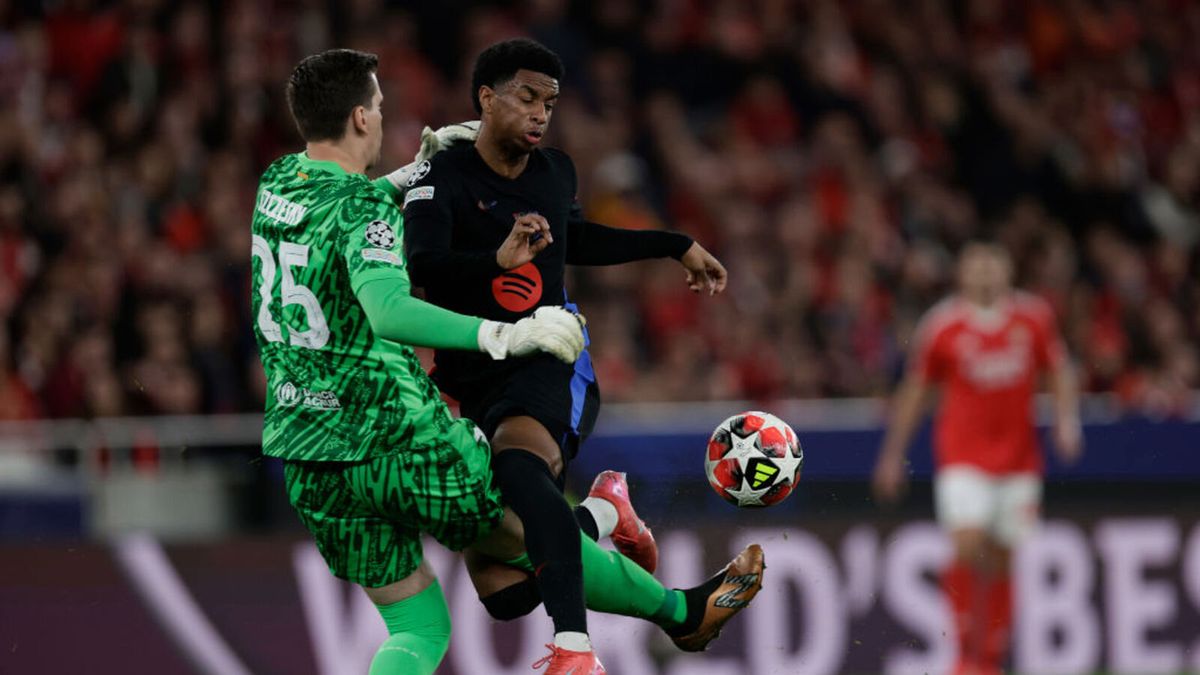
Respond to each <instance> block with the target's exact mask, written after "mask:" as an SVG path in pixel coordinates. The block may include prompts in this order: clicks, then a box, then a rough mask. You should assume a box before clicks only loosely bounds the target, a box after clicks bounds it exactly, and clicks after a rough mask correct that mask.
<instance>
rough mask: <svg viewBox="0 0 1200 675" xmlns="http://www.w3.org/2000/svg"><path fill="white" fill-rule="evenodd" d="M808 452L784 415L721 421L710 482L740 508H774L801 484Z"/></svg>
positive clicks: (710, 459) (712, 444)
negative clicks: (805, 457) (802, 469)
mask: <svg viewBox="0 0 1200 675" xmlns="http://www.w3.org/2000/svg"><path fill="white" fill-rule="evenodd" d="M803 465H804V451H803V450H802V449H801V448H800V441H799V440H798V439H797V438H796V432H794V431H792V428H791V427H790V426H788V425H787V423H786V422H784V421H783V420H781V419H779V418H778V417H776V416H774V415H772V414H770V413H765V412H757V411H750V412H744V413H740V414H737V415H734V416H732V417H730V418H729V419H727V420H725V421H724V422H721V424H720V426H718V427H717V429H716V431H714V432H713V435H712V438H711V439H709V441H708V454H707V456H706V457H705V461H704V469H705V472H706V473H707V474H708V483H709V485H712V488H713V489H714V490H716V491H717V494H719V495H721V497H723V498H724V499H725V500H726V501H728V502H729V503H731V504H734V505H735V506H771V505H773V504H778V503H779V502H781V501H783V500H784V498H786V497H787V496H788V495H789V494H791V493H792V489H793V488H794V487H795V486H796V483H797V481H799V480H800V468H801V467H802V466H803Z"/></svg>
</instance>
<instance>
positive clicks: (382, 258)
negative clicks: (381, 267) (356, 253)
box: [362, 248, 404, 267]
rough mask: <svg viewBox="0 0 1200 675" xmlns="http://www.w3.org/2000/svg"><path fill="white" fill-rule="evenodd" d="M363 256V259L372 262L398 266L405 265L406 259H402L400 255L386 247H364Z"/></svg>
mask: <svg viewBox="0 0 1200 675" xmlns="http://www.w3.org/2000/svg"><path fill="white" fill-rule="evenodd" d="M362 257H363V260H367V261H370V262H381V263H387V264H389V265H395V266H396V267H404V261H403V260H401V259H400V256H398V255H396V254H395V253H392V252H391V251H389V250H387V249H384V248H364V249H363V250H362Z"/></svg>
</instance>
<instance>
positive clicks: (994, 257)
mask: <svg viewBox="0 0 1200 675" xmlns="http://www.w3.org/2000/svg"><path fill="white" fill-rule="evenodd" d="M958 283H959V287H960V288H961V289H962V292H963V294H964V295H965V296H966V297H967V298H968V299H970V300H972V301H973V302H976V303H978V304H981V305H990V304H992V303H993V302H995V301H996V300H997V299H998V298H1000V297H1001V296H1002V295H1003V294H1004V293H1006V292H1008V290H1009V288H1010V286H1011V284H1012V264H1011V263H1010V262H1009V259H1008V254H1006V253H1005V252H1003V251H1001V250H999V249H996V248H994V247H991V246H978V247H972V248H969V249H967V250H966V251H965V252H964V253H963V256H962V260H961V261H960V263H959V268H958Z"/></svg>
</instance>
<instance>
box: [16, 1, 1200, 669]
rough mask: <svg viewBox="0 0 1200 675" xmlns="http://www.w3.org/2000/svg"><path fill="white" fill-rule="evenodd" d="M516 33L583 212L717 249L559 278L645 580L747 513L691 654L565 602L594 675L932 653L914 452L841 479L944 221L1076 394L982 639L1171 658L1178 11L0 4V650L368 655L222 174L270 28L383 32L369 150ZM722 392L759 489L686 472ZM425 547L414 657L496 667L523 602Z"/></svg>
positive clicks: (462, 83)
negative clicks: (1011, 287)
mask: <svg viewBox="0 0 1200 675" xmlns="http://www.w3.org/2000/svg"><path fill="white" fill-rule="evenodd" d="M514 35H530V36H533V37H535V38H537V39H539V40H541V41H543V42H544V43H546V44H547V45H548V46H550V47H551V48H553V49H555V50H557V51H558V52H559V53H560V55H561V56H562V57H563V60H564V61H565V63H566V67H567V75H566V77H565V79H564V82H563V85H564V87H563V97H562V100H561V102H560V105H559V107H558V108H557V109H556V115H555V119H554V122H553V123H552V125H551V136H550V138H549V139H548V140H549V142H550V143H551V144H553V145H557V146H559V147H562V148H563V149H565V150H567V151H568V152H569V153H571V155H572V156H573V157H574V159H575V161H576V163H577V165H578V167H579V170H580V173H581V188H582V190H583V191H582V193H581V194H580V199H581V200H582V202H583V203H584V205H585V208H586V210H587V212H588V214H589V215H590V217H592V218H593V219H595V220H598V221H600V222H605V223H608V224H613V225H618V226H623V227H635V228H653V227H671V228H676V229H680V230H682V231H685V232H687V233H689V234H691V235H693V236H695V237H696V238H697V239H699V240H700V241H702V242H703V243H704V244H705V245H706V246H707V247H708V248H710V250H712V251H713V252H714V253H715V254H717V255H718V256H719V257H720V258H721V259H722V261H723V262H724V263H725V264H726V265H727V266H728V268H729V271H730V280H731V283H730V288H729V290H728V291H727V293H726V294H725V295H723V296H722V297H720V298H717V299H715V300H714V299H707V298H704V299H698V298H695V297H694V296H691V295H690V294H689V293H688V292H687V291H686V289H685V288H684V286H683V284H682V283H681V282H682V278H681V277H682V275H681V273H680V270H678V268H676V267H675V266H673V265H670V264H665V263H664V264H653V263H646V264H640V265H635V266H624V267H618V268H611V269H600V270H586V271H576V272H575V273H573V277H572V279H571V287H572V291H573V294H574V299H575V300H577V301H578V302H579V303H580V304H581V305H582V307H583V309H584V311H585V312H586V313H587V315H588V318H589V324H590V326H591V328H592V331H593V338H594V350H593V353H594V356H595V361H596V364H597V369H598V371H599V376H600V381H601V385H602V388H603V391H604V396H605V400H606V401H608V402H613V403H619V404H620V405H613V406H609V407H608V408H607V409H606V411H605V412H604V413H602V416H601V426H600V429H599V433H598V435H597V437H596V439H595V440H594V441H593V442H592V443H591V444H590V445H591V447H590V448H589V449H588V450H587V451H586V452H585V453H584V455H583V457H582V459H581V461H580V463H579V465H578V466H577V467H576V468H575V469H574V475H573V484H574V485H575V487H577V488H578V487H580V486H583V485H586V479H587V478H588V477H590V475H592V474H593V473H594V471H595V470H597V469H599V468H608V467H612V468H618V469H622V470H626V471H629V472H630V475H631V479H632V481H633V483H634V491H635V494H636V495H637V499H638V502H639V506H640V508H642V509H643V510H644V511H645V512H646V514H647V515H648V519H649V520H650V521H651V524H652V525H654V526H655V527H656V530H657V531H658V532H660V533H661V534H662V535H663V536H662V539H663V558H664V564H665V565H666V568H665V569H664V571H663V575H664V578H666V579H668V580H669V581H675V582H677V583H686V582H689V581H691V580H693V579H696V578H699V577H700V576H701V574H702V572H703V570H705V569H707V567H708V566H709V565H712V564H715V563H716V561H719V560H721V559H722V558H723V557H724V554H725V552H726V551H727V550H728V547H729V546H732V545H735V544H736V543H737V542H738V541H740V540H742V539H744V538H745V537H747V536H751V534H754V535H756V536H759V537H760V538H762V539H764V540H765V543H766V548H767V552H768V555H769V556H772V558H771V563H772V565H771V567H772V569H771V573H772V574H773V575H774V576H775V578H774V579H772V578H771V577H768V583H769V584H770V583H772V582H773V581H775V583H776V584H777V585H776V586H775V587H774V588H772V587H768V594H767V595H766V596H764V598H763V599H762V600H760V601H759V602H758V604H759V605H760V606H759V607H756V608H755V609H754V610H752V611H751V612H749V613H748V616H747V617H746V620H745V621H741V622H739V625H738V626H732V627H731V630H730V635H729V636H728V637H727V638H726V640H725V641H724V642H723V644H722V646H721V648H720V649H719V650H718V652H717V653H716V654H715V655H713V656H711V657H708V658H704V659H697V658H694V657H688V658H674V656H675V655H674V654H673V653H672V652H671V651H670V650H669V649H664V648H663V645H661V644H659V642H658V641H657V640H656V639H654V638H653V637H652V636H651V635H650V633H649V632H648V631H646V630H645V629H644V628H643V627H640V626H639V625H637V624H635V623H632V622H623V621H613V620H604V619H599V618H597V619H595V620H594V623H595V624H596V625H597V626H598V627H597V632H598V633H600V634H601V639H600V641H599V643H600V649H601V654H602V656H604V658H605V660H606V662H608V665H609V667H610V668H611V669H613V670H614V672H619V673H671V674H672V675H683V674H685V673H694V674H700V673H706V674H715V673H744V672H752V673H801V672H803V673H836V672H864V673H865V672H896V673H900V672H933V671H936V670H937V669H938V668H939V667H940V665H941V664H944V659H945V658H946V654H947V653H948V652H946V650H947V649H948V645H945V644H944V640H942V636H941V635H940V629H941V627H942V626H944V623H939V622H944V621H945V617H944V616H943V614H944V608H943V607H941V605H940V604H939V601H938V599H937V597H936V594H935V593H934V591H935V588H934V586H933V585H932V584H931V582H930V578H929V573H930V571H931V570H932V569H934V568H935V567H936V565H937V564H938V561H939V560H940V559H941V556H944V555H945V549H944V542H942V541H941V539H940V538H939V537H938V536H937V534H936V531H935V530H931V529H930V526H929V523H928V522H927V521H928V518H929V516H930V507H929V494H928V485H927V483H925V482H923V481H922V480H921V479H924V478H927V476H928V464H929V460H928V445H927V442H926V440H924V439H922V440H921V441H920V442H919V443H918V445H917V447H916V448H915V449H914V470H915V473H916V475H917V478H918V483H917V485H916V489H915V490H914V493H913V495H912V496H911V497H910V499H909V500H908V502H907V503H906V505H905V506H904V507H903V508H901V509H899V510H895V511H889V512H882V511H880V510H878V509H877V508H876V507H875V506H874V505H873V504H871V503H870V501H869V497H868V494H867V491H866V489H865V488H864V481H865V479H866V478H867V476H868V475H869V471H870V468H871V465H872V462H873V460H874V452H875V449H876V448H877V445H878V438H879V425H880V423H881V420H882V419H883V418H882V414H883V410H884V404H883V402H882V400H880V399H879V398H878V397H881V396H884V395H886V394H887V393H888V392H889V391H890V388H891V387H892V386H893V385H894V383H895V380H896V378H897V376H898V373H899V372H900V370H901V368H902V366H903V358H904V350H905V348H906V346H907V345H908V343H909V337H910V334H911V332H912V327H913V324H914V322H915V320H916V318H917V317H918V316H919V315H920V313H921V312H922V311H924V310H925V309H927V308H928V306H929V305H930V304H932V303H933V302H934V301H935V300H936V299H937V298H938V297H939V296H940V295H941V294H942V293H944V292H945V291H946V290H947V289H948V288H949V283H950V282H951V274H952V266H953V255H954V251H955V250H956V248H957V247H958V245H959V244H960V243H961V242H962V241H964V240H965V239H967V238H968V237H971V236H973V235H977V234H990V235H994V236H996V237H998V238H999V239H1000V240H1001V241H1003V242H1004V243H1005V244H1006V245H1008V246H1009V247H1010V248H1011V250H1012V251H1013V252H1014V254H1015V256H1016V260H1017V262H1018V268H1019V269H1018V276H1019V281H1020V284H1021V285H1022V286H1023V287H1025V288H1026V289H1029V290H1030V291H1032V292H1035V293H1037V294H1039V295H1041V296H1043V297H1045V298H1046V299H1047V300H1049V301H1050V302H1051V303H1052V304H1053V306H1054V307H1055V308H1056V310H1057V312H1058V316H1059V320H1060V324H1061V328H1062V331H1063V333H1064V336H1065V338H1066V340H1067V343H1068V345H1069V347H1070V350H1071V352H1072V354H1073V355H1074V356H1075V357H1076V359H1077V360H1078V362H1079V363H1080V366H1081V370H1082V373H1083V376H1084V386H1085V389H1086V390H1087V391H1088V392H1089V394H1090V396H1089V398H1088V399H1087V401H1086V406H1085V422H1086V424H1087V426H1086V436H1087V444H1088V448H1087V457H1086V458H1085V461H1084V462H1083V464H1082V465H1081V466H1079V467H1076V468H1075V469H1074V470H1072V471H1062V470H1060V469H1059V468H1058V467H1053V468H1052V481H1051V483H1050V486H1049V490H1048V502H1047V513H1048V516H1049V518H1050V521H1051V522H1050V525H1049V526H1048V527H1047V528H1046V530H1045V531H1044V532H1043V534H1042V535H1041V536H1040V537H1039V538H1038V539H1037V540H1035V542H1033V543H1032V544H1031V545H1030V546H1028V547H1027V549H1026V551H1024V552H1023V554H1022V558H1021V560H1022V562H1021V567H1020V575H1021V576H1020V579H1021V580H1020V585H1021V589H1022V590H1021V595H1020V596H1019V597H1020V598H1021V599H1022V600H1023V602H1022V605H1021V606H1022V609H1021V610H1020V611H1021V620H1020V626H1019V628H1018V631H1017V647H1016V666H1017V667H1019V668H1020V669H1021V670H1022V671H1025V672H1047V673H1066V672H1080V673H1083V672H1093V671H1098V670H1107V671H1114V672H1127V673H1158V672H1162V673H1168V672H1169V673H1177V672H1188V671H1196V672H1200V490H1198V489H1197V485H1198V484H1200V440H1197V439H1200V410H1198V401H1197V400H1196V398H1195V396H1194V390H1195V389H1196V387H1197V385H1198V379H1200V360H1198V359H1200V253H1198V252H1197V251H1198V249H1197V241H1198V240H1200V212H1198V210H1197V209H1198V207H1200V202H1198V199H1200V5H1198V4H1197V3H1194V2H1186V1H1183V0H1151V1H1147V2H1118V1H1115V0H1113V1H1104V2H1101V1H1085V0H1062V1H1051V0H1036V1H1035V0H1020V1H1015V2H1004V1H1002V0H968V1H965V2H961V3H960V2H949V1H942V2H939V1H936V0H922V1H919V2H912V3H909V2H899V1H889V0H861V1H858V0H855V1H851V2H832V1H826V2H821V1H816V0H813V1H798V0H793V1H789V0H757V1H754V2H733V1H724V2H722V1H712V2H701V1H699V0H662V1H658V2H647V3H643V2H632V1H627V0H609V1H606V2H597V3H586V2H565V1H561V0H532V1H530V2H525V3H483V2H466V1H449V0H448V1H443V2H421V3H386V2H375V1H372V0H357V1H354V2H348V3H333V2H325V3H323V2H297V3H292V2H288V3H283V2H275V3H272V2H262V3H259V2H178V3H169V2H164V1H161V0H127V1H126V2H88V1H86V0H73V1H66V2H45V3H38V2H19V1H16V2H0V176H2V181H0V318H2V319H3V329H2V330H0V419H3V420H5V421H4V423H3V425H2V426H0V672H21V673H24V672H66V671H68V670H79V669H83V670H86V671H90V672H108V671H110V670H112V671H116V670H120V671H122V672H129V673H135V672H198V673H199V672H203V673H237V672H255V673H273V672H279V673H283V672H287V673H300V672H314V673H317V672H319V673H339V672H359V671H361V670H362V669H363V664H365V661H363V658H368V659H369V655H370V652H371V651H372V650H373V648H374V644H375V643H376V642H377V639H376V638H377V637H378V634H377V632H379V631H382V626H381V625H376V624H378V623H379V622H378V620H377V618H375V617H374V616H373V614H371V613H370V612H369V611H367V612H363V611H360V610H362V609H363V607H364V606H363V605H362V599H361V598H359V597H358V596H355V595H346V594H345V593H343V592H341V591H343V590H344V589H342V588H341V587H340V586H338V585H337V584H335V583H333V581H332V579H330V578H327V577H328V574H325V575H324V576H322V575H321V574H320V573H319V572H321V570H320V568H319V565H318V566H317V567H316V568H314V567H313V564H312V563H313V559H312V551H311V549H310V548H308V547H307V544H306V543H305V539H304V536H303V533H302V532H301V531H300V530H299V528H298V525H297V524H296V522H295V519H294V517H293V516H292V515H291V514H290V512H289V511H288V509H287V505H286V503H284V501H283V495H282V490H281V487H280V484H279V475H278V467H277V466H275V465H273V464H271V463H269V462H263V461H261V460H259V459H258V458H257V454H256V453H257V450H256V449H255V448H254V447H253V439H254V437H255V434H256V433H257V431H256V417H255V415H254V412H255V411H256V410H258V409H259V406H260V402H261V396H262V386H263V385H262V378H261V372H260V371H259V369H258V365H257V360H256V356H255V354H254V351H253V340H252V339H251V335H250V333H249V329H248V327H249V326H250V321H249V318H248V310H247V307H248V299H249V288H248V283H249V279H248V276H249V273H248V270H249V256H248V255H247V252H248V250H249V231H248V227H247V225H248V218H249V213H250V209H251V208H252V204H253V196H254V189H255V183H256V177H257V175H258V172H259V171H260V170H261V169H262V168H263V167H264V166H265V165H266V164H267V163H268V162H269V161H270V160H271V159H273V158H274V157H276V156H278V155H279V154H282V153H285V152H291V151H294V150H295V149H297V148H298V147H299V145H298V137H297V136H296V134H295V131H294V130H293V128H292V125H291V124H290V121H289V120H288V116H287V111H286V107H285V105H284V101H283V98H282V87H281V83H282V82H283V81H284V80H285V78H286V76H287V74H288V72H289V71H290V69H291V67H292V66H293V65H294V63H295V62H296V61H297V60H298V59H299V58H300V57H301V56H303V55H305V54H308V53H311V52H314V51H317V50H320V49H323V48H326V47H331V46H349V47H355V48H359V49H365V50H369V51H373V52H376V53H378V54H379V55H380V57H381V70H380V80H381V85H382V86H383V88H384V93H385V96H386V97H387V101H386V103H385V125H384V127H385V144H384V161H383V163H382V167H381V168H390V167H395V166H398V165H399V164H402V163H405V162H407V161H408V160H409V159H410V158H411V156H412V154H413V153H414V152H415V149H416V145H417V138H418V135H419V132H420V129H421V127H422V126H424V125H427V124H428V125H431V126H434V127H436V126H438V125H440V124H444V123H449V122H455V121H460V120H463V119H469V118H470V117H472V110H471V108H470V99H469V87H468V86H467V79H468V78H467V72H468V70H469V67H470V63H471V61H472V59H473V58H474V55H475V54H476V53H478V51H479V50H480V49H482V48H483V47H484V46H486V45H487V44H490V43H491V42H494V41H496V40H499V39H503V38H506V37H511V36H514ZM750 406H758V407H765V408H767V409H771V410H776V411H780V412H781V414H783V415H784V417H785V418H786V419H788V420H789V421H791V422H792V423H793V425H795V426H796V428H797V431H798V432H799V433H800V436H801V439H802V441H803V442H804V444H805V448H806V451H807V455H808V458H807V464H806V469H805V471H806V483H805V485H804V489H803V490H802V491H801V493H800V494H799V495H797V496H796V497H793V498H792V499H791V500H790V501H789V502H787V503H785V505H783V506H780V507H778V508H777V509H773V510H771V511H768V512H737V511H735V510H733V509H730V508H728V507H726V506H724V505H723V504H722V503H721V502H719V500H717V498H716V497H715V496H714V495H711V494H709V493H708V492H707V488H706V487H705V486H704V485H703V481H702V474H701V470H700V455H701V452H702V451H701V448H702V447H703V438H704V436H705V435H706V433H707V431H708V430H709V429H711V428H712V426H714V425H715V424H716V423H717V422H718V421H719V420H720V419H722V418H723V417H724V416H726V415H727V414H730V413H732V412H736V411H737V409H739V408H742V407H750ZM135 533H141V534H135ZM163 542H165V548H162V546H164V544H163ZM430 549H431V550H430V555H431V557H432V556H437V557H436V558H435V559H436V560H437V561H439V565H442V566H443V567H444V569H446V574H447V579H448V580H450V583H448V584H447V587H448V588H452V589H453V590H452V591H451V600H452V607H453V608H454V609H453V611H454V615H455V620H456V622H457V626H456V633H455V638H454V643H453V646H452V652H451V656H450V658H449V660H448V665H447V667H446V672H447V673H459V672H497V673H499V672H524V670H525V669H526V668H527V665H528V662H530V661H532V659H533V658H534V653H535V652H536V651H537V650H538V649H539V648H540V643H539V640H540V639H541V638H542V637H544V636H545V635H547V634H548V633H547V630H546V627H545V625H544V621H542V619H535V620H533V621H532V622H526V623H524V624H519V625H517V626H504V627H489V624H487V623H486V621H484V619H483V616H484V615H483V614H482V612H481V611H480V610H479V609H478V607H477V606H476V603H474V600H473V599H472V597H471V594H470V592H469V591H468V590H465V589H464V588H463V587H461V586H459V585H457V583H458V581H459V580H460V579H459V577H460V575H458V574H457V573H456V572H454V571H453V570H454V569H455V568H454V567H453V566H452V565H451V560H450V559H449V558H448V557H446V556H444V555H441V554H440V553H439V552H436V549H434V547H432V546H431V547H430ZM314 570H315V571H314ZM776 580H777V581H776ZM764 601H765V602H764ZM367 610H369V608H367ZM538 621H542V623H538ZM372 631H376V632H372ZM63 644H69V645H71V646H72V649H70V650H68V649H63V648H62V647H61V645H63ZM631 644H632V645H634V646H635V647H636V648H629V647H628V646H629V645H631ZM480 645H483V648H480ZM364 654H365V655H366V656H365V657H364ZM609 654H612V656H609ZM485 657H486V658H489V659H493V660H491V661H479V659H483V658H485ZM472 659H475V660H472ZM939 659H942V660H940V661H939ZM343 669H347V670H343Z"/></svg>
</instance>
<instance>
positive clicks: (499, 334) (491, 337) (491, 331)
mask: <svg viewBox="0 0 1200 675" xmlns="http://www.w3.org/2000/svg"><path fill="white" fill-rule="evenodd" d="M510 330H512V324H511V323H502V322H500V321H489V320H487V319H484V320H483V323H481V324H479V351H481V352H485V353H486V354H487V355H488V356H491V357H492V359H493V360H496V361H500V360H502V359H504V358H505V357H507V356H508V332H509V331H510Z"/></svg>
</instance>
